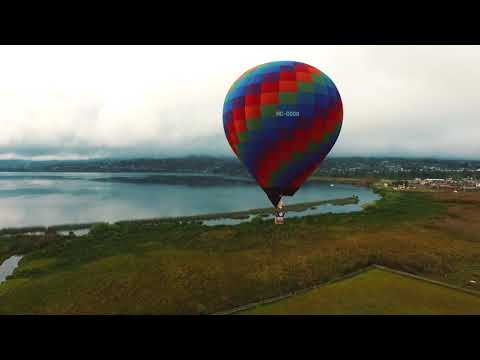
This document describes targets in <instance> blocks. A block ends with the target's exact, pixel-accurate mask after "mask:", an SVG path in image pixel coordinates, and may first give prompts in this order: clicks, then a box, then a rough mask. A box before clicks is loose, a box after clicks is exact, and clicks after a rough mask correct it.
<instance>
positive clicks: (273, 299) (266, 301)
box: [211, 264, 480, 315]
mask: <svg viewBox="0 0 480 360" xmlns="http://www.w3.org/2000/svg"><path fill="white" fill-rule="evenodd" d="M373 269H379V270H383V271H388V272H390V273H393V274H397V275H400V276H404V277H408V278H413V279H416V280H420V281H424V282H427V283H431V284H433V285H437V286H442V287H446V288H449V289H453V290H457V291H462V292H464V293H467V294H469V295H473V296H477V297H480V292H478V291H475V290H471V289H465V288H462V287H459V286H455V285H451V284H448V283H444V282H441V281H437V280H432V279H428V278H426V277H423V276H419V275H416V274H411V273H407V272H404V271H401V270H396V269H392V268H389V267H386V266H382V265H377V264H372V265H369V266H366V267H364V268H362V269H360V270H356V271H353V272H351V273H348V274H345V275H342V276H339V277H336V278H334V279H331V280H329V281H326V282H323V283H320V284H316V285H313V286H310V287H307V288H304V289H300V290H296V291H292V292H289V293H287V294H284V295H279V296H275V297H271V298H267V299H263V300H259V301H256V302H253V303H249V304H245V305H241V306H237V307H234V308H231V309H229V310H223V311H218V312H215V313H212V314H211V315H232V314H235V313H238V312H240V311H244V310H249V309H252V308H255V307H257V306H261V305H266V304H271V303H274V302H277V301H280V300H285V299H288V298H290V297H292V296H294V295H300V294H303V293H306V292H309V291H312V290H315V289H318V288H321V287H324V286H327V285H331V284H333V283H336V282H339V281H342V280H346V279H348V278H351V277H354V276H357V275H360V274H362V273H365V272H367V271H370V270H373Z"/></svg>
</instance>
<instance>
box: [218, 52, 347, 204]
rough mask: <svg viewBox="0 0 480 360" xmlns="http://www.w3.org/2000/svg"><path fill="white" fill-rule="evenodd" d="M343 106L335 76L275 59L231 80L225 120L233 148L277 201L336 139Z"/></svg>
mask: <svg viewBox="0 0 480 360" xmlns="http://www.w3.org/2000/svg"><path fill="white" fill-rule="evenodd" d="M342 119H343V107H342V100H341V98H340V94H339V93H338V90H337V88H336V87H335V84H334V83H333V81H332V80H331V79H330V78H329V77H328V76H327V75H326V74H325V73H324V72H322V71H320V70H318V69H316V68H315V67H313V66H310V65H307V64H304V63H301V62H296V61H275V62H270V63H266V64H263V65H259V66H256V67H254V68H252V69H250V70H248V71H246V72H245V73H244V74H243V75H241V76H240V77H239V78H238V79H237V80H236V81H235V82H234V83H233V85H232V86H231V88H230V90H229V91H228V93H227V96H226V98H225V102H224V105H223V126H224V130H225V135H226V137H227V140H228V143H229V144H230V146H231V148H232V150H233V152H234V153H235V154H236V156H237V157H238V158H239V159H240V161H242V162H243V164H244V165H245V167H246V168H247V169H248V171H249V172H250V174H251V175H252V176H253V177H254V179H255V180H256V181H257V183H258V184H259V185H260V187H261V188H262V189H263V190H264V191H265V193H266V194H267V196H268V198H269V199H270V201H271V202H272V204H273V206H274V207H277V205H278V203H279V201H280V199H281V198H282V196H292V195H294V194H295V192H296V191H297V190H298V189H299V188H300V186H301V185H302V183H303V182H304V181H305V180H306V179H307V178H308V177H309V175H310V174H311V173H312V172H313V171H315V169H316V168H317V167H318V166H319V165H320V163H321V162H322V161H323V159H325V157H326V156H327V154H328V153H329V152H330V150H331V149H332V147H333V145H334V144H335V142H336V140H337V138H338V136H339V134H340V130H341V127H342Z"/></svg>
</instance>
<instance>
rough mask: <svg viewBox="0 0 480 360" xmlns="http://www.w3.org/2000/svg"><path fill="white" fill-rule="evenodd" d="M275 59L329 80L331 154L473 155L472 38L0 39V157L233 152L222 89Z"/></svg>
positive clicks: (479, 51)
mask: <svg viewBox="0 0 480 360" xmlns="http://www.w3.org/2000/svg"><path fill="white" fill-rule="evenodd" d="M276 60H295V61H301V62H305V63H308V64H310V65H312V66H315V67H317V68H318V69H320V70H322V71H324V72H325V73H326V74H327V75H328V76H329V77H330V78H331V79H332V80H333V81H334V82H335V84H336V85H337V88H338V90H339V91H340V95H341V96H342V100H343V105H344V121H343V128H342V132H341V134H340V137H339V139H338V141H337V144H336V145H335V147H334V149H333V150H332V152H331V155H337V156H345V155H346V156H348V155H371V156H384V155H391V156H432V157H457V158H476V159H480V122H479V121H478V114H480V66H479V64H480V46H228V47H227V46H0V122H1V128H0V159H12V158H28V159H31V158H33V159H77V158H91V157H104V156H177V155H190V154H207V155H229V156H230V155H231V156H233V153H232V151H231V149H230V147H229V146H228V144H227V141H226V139H225V137H224V133H223V125H222V106H223V100H224V98H225V95H226V93H227V91H228V89H229V87H230V85H231V84H232V82H233V81H234V80H235V79H236V78H237V77H238V76H240V75H241V74H242V73H243V72H244V71H245V70H247V69H249V68H251V67H253V66H255V65H258V64H261V63H265V62H269V61H276Z"/></svg>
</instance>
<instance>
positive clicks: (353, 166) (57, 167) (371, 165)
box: [0, 156, 480, 179]
mask: <svg viewBox="0 0 480 360" xmlns="http://www.w3.org/2000/svg"><path fill="white" fill-rule="evenodd" d="M0 171H3V172H6V171H23V172H25V171H53V172H55V171H56V172H189V173H192V172H193V173H202V174H217V175H230V176H245V177H250V175H249V174H248V172H247V170H246V169H245V167H244V166H243V165H242V163H241V162H240V161H239V160H238V159H237V158H233V157H210V156H189V157H179V158H165V159H155V158H138V159H92V160H45V161H32V160H0ZM315 175H320V176H333V177H366V176H373V177H387V178H404V179H405V178H415V177H420V178H425V177H437V178H438V177H454V178H463V177H469V176H470V177H475V178H478V177H480V160H452V159H447V160H442V159H420V158H418V159H415V158H370V157H331V158H328V159H326V160H325V161H324V162H323V163H322V164H321V165H320V167H319V168H318V169H317V171H316V172H315Z"/></svg>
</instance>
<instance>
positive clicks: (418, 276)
mask: <svg viewBox="0 0 480 360" xmlns="http://www.w3.org/2000/svg"><path fill="white" fill-rule="evenodd" d="M373 267H375V268H377V269H380V270H384V271H388V272H391V273H394V274H397V275H401V276H405V277H409V278H413V279H417V280H421V281H425V282H428V283H431V284H433V285H437V286H443V287H446V288H449V289H453V290H459V291H462V292H465V293H467V294H470V295H474V296H478V297H480V292H478V291H476V290H472V289H466V288H462V287H460V286H456V285H452V284H449V283H445V282H442V281H437V280H433V279H429V278H426V277H423V276H420V275H416V274H412V273H408V272H405V271H401V270H396V269H392V268H389V267H386V266H382V265H373Z"/></svg>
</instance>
